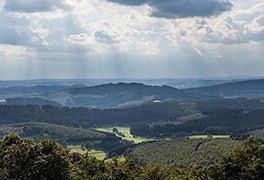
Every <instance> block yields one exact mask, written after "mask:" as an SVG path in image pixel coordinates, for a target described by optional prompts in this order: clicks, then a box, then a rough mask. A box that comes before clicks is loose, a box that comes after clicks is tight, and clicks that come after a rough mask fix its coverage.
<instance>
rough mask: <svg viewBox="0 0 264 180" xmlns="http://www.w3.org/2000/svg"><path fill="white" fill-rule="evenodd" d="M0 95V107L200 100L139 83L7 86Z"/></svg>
mask: <svg viewBox="0 0 264 180" xmlns="http://www.w3.org/2000/svg"><path fill="white" fill-rule="evenodd" d="M0 92H1V94H0V103H1V104H23V103H24V104H36V105H43V104H49V105H54V104H55V103H57V105H61V106H69V107H87V108H123V107H131V106H137V105H141V104H144V103H149V102H153V101H154V102H155V101H157V102H162V101H169V100H191V99H192V100H193V99H199V98H201V96H199V95H196V96H193V95H191V94H189V93H187V92H183V91H182V90H179V89H176V88H173V87H169V86H149V85H144V84H141V83H116V84H114V83H110V84H103V85H98V86H91V87H86V86H84V85H74V86H69V87H66V86H35V87H9V88H1V89H0ZM11 98H12V99H11ZM1 101H2V102H1Z"/></svg>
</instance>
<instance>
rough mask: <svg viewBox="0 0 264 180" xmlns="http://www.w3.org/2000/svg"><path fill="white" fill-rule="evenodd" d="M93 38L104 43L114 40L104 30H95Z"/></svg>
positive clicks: (111, 42)
mask: <svg viewBox="0 0 264 180" xmlns="http://www.w3.org/2000/svg"><path fill="white" fill-rule="evenodd" d="M94 37H95V40H96V41H97V42H99V43H104V44H113V43H114V40H113V38H112V37H111V36H109V35H108V34H107V33H106V32H104V31H96V32H95V33H94Z"/></svg>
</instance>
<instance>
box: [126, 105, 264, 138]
mask: <svg viewBox="0 0 264 180" xmlns="http://www.w3.org/2000/svg"><path fill="white" fill-rule="evenodd" d="M203 115H204V117H202V118H197V119H195V118H194V119H192V120H186V121H182V122H181V123H174V122H165V123H164V122H161V123H155V124H147V123H141V124H136V125H134V126H132V128H131V132H132V133H133V134H134V135H137V136H151V137H184V136H187V135H192V134H215V135H217V134H219V135H221V134H227V135H239V134H243V133H246V132H248V131H252V130H256V129H261V128H263V127H264V120H263V117H264V110H253V111H249V112H248V111H243V110H239V109H237V110H232V109H215V110H210V111H207V112H203Z"/></svg>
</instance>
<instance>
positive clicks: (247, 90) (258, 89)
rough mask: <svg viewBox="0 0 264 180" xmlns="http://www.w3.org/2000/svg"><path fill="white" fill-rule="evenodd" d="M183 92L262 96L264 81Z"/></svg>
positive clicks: (223, 95)
mask: <svg viewBox="0 0 264 180" xmlns="http://www.w3.org/2000/svg"><path fill="white" fill-rule="evenodd" d="M184 91H185V92H188V93H191V94H200V95H205V96H222V97H228V96H231V97H232V96H234V97H240V96H262V95H264V79H258V80H246V81H239V82H232V83H224V84H219V85H214V86H208V87H199V88H190V89H185V90H184Z"/></svg>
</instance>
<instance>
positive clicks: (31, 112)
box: [0, 104, 187, 128]
mask: <svg viewBox="0 0 264 180" xmlns="http://www.w3.org/2000/svg"><path fill="white" fill-rule="evenodd" d="M185 114H187V113H186V112H185V111H184V108H183V107H182V106H181V105H179V104H174V105H173V106H171V107H168V105H167V104H150V105H142V106H138V107H134V108H127V109H87V108H69V107H54V106H32V105H26V106H18V105H12V106H6V105H2V106H0V124H11V123H22V122H46V123H52V124H62V125H67V126H73V127H83V128H87V127H95V126H101V125H107V124H120V125H122V124H125V125H127V124H131V123H134V122H141V121H143V120H144V121H146V122H153V121H156V120H160V119H169V118H177V117H179V116H183V115H185Z"/></svg>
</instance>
